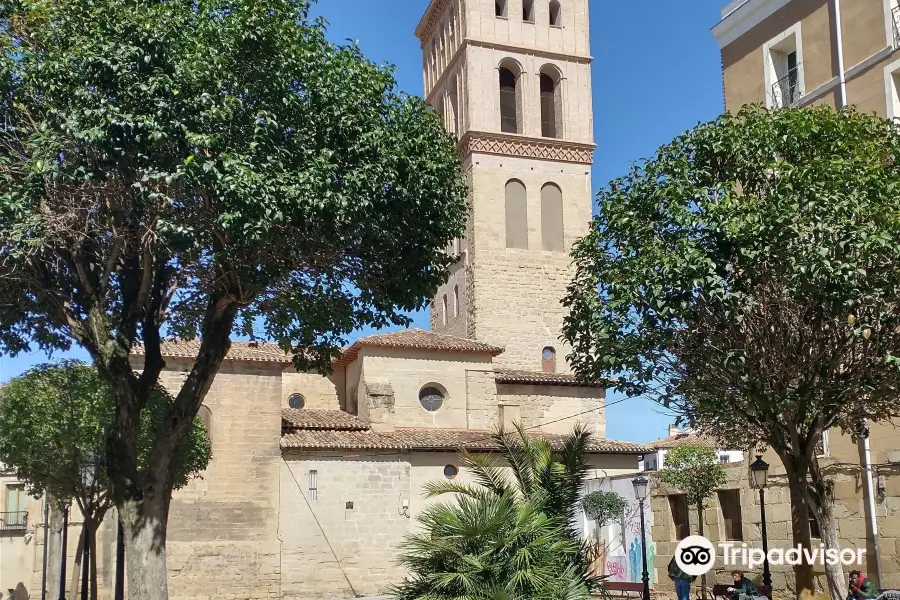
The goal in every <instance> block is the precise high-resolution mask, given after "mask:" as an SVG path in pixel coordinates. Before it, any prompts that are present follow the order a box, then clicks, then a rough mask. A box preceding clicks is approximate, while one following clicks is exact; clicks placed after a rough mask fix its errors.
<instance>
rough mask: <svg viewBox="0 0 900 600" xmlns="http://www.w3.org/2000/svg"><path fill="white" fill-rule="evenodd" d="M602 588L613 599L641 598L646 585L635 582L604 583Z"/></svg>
mask: <svg viewBox="0 0 900 600" xmlns="http://www.w3.org/2000/svg"><path fill="white" fill-rule="evenodd" d="M602 588H603V590H604V591H605V592H606V594H605V595H608V596H609V597H611V598H640V597H641V596H642V595H643V593H644V584H643V583H642V582H634V581H604V582H603V585H602Z"/></svg>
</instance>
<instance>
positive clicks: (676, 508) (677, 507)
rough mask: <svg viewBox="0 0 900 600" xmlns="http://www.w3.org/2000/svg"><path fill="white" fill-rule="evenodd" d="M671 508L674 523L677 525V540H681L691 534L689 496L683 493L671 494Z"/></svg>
mask: <svg viewBox="0 0 900 600" xmlns="http://www.w3.org/2000/svg"><path fill="white" fill-rule="evenodd" d="M669 509H670V510H671V511H672V524H673V525H674V526H675V540H676V541H681V540H683V539H684V538H686V537H688V536H689V535H691V522H690V519H689V518H688V504H687V497H686V496H684V495H681V494H679V495H676V496H669Z"/></svg>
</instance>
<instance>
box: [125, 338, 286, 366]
mask: <svg viewBox="0 0 900 600" xmlns="http://www.w3.org/2000/svg"><path fill="white" fill-rule="evenodd" d="M160 350H161V351H162V355H163V356H164V357H172V358H196V356H197V353H198V352H199V351H200V340H163V341H162V342H161V343H160ZM131 353H132V354H135V355H138V356H143V355H144V345H143V344H135V345H134V347H132V349H131ZM225 359H226V360H251V361H260V362H280V363H285V364H288V363H290V362H291V355H290V354H287V353H285V352H284V351H283V350H282V349H281V348H280V347H279V346H278V344H276V343H274V342H231V348H230V349H229V350H228V354H227V355H226V357H225Z"/></svg>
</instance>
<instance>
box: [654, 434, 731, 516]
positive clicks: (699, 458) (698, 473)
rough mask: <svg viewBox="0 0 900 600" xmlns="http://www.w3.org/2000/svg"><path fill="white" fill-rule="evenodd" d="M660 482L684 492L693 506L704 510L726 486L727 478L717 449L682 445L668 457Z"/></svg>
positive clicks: (671, 451) (698, 445) (660, 474)
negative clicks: (704, 505) (710, 499)
mask: <svg viewBox="0 0 900 600" xmlns="http://www.w3.org/2000/svg"><path fill="white" fill-rule="evenodd" d="M659 479H660V481H662V482H663V483H667V484H669V485H673V486H675V487H676V488H678V489H679V490H681V492H682V493H684V495H685V499H686V500H687V503H688V504H689V505H696V506H702V505H703V504H704V503H705V502H706V500H707V499H708V498H711V497H712V496H713V494H715V493H716V490H717V489H719V488H720V487H722V486H723V485H724V484H725V481H726V480H727V477H726V476H725V469H724V468H723V467H722V463H721V462H719V455H718V454H717V453H716V451H715V449H714V448H710V447H709V446H704V445H702V444H681V445H679V446H675V447H674V448H672V449H671V450H669V452H667V453H666V459H665V463H664V467H663V468H662V469H660V471H659Z"/></svg>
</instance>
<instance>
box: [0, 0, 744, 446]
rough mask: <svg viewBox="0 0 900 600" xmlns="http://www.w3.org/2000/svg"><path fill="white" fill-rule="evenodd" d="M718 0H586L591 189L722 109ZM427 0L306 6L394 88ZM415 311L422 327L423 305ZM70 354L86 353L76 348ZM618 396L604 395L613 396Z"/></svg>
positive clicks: (647, 407) (650, 412) (650, 418)
mask: <svg viewBox="0 0 900 600" xmlns="http://www.w3.org/2000/svg"><path fill="white" fill-rule="evenodd" d="M726 3H727V2H726V0H679V1H677V2H663V1H662V0H644V1H642V2H626V1H624V0H593V1H592V2H591V5H590V10H591V53H592V55H593V56H594V63H593V85H594V140H595V141H596V143H597V151H596V153H595V155H594V166H593V169H592V177H593V187H594V189H595V190H596V189H599V188H600V187H602V186H603V185H604V184H605V183H606V182H607V181H609V180H610V179H612V178H614V177H617V176H619V175H622V174H624V173H625V172H626V171H627V170H628V168H629V166H630V164H631V162H632V161H635V160H640V159H641V158H645V157H647V156H650V155H651V154H652V153H653V151H654V150H655V149H656V148H657V147H658V146H660V145H661V144H663V143H665V142H667V141H669V140H671V139H672V138H673V137H674V136H676V135H678V134H679V133H681V132H682V131H684V130H685V129H689V128H691V127H693V126H694V125H696V124H697V123H699V122H702V121H708V120H711V119H713V118H715V117H716V116H717V115H718V114H719V113H721V112H722V110H723V96H722V75H721V67H720V60H719V53H718V49H717V47H716V43H715V41H714V40H713V37H712V35H711V34H710V28H711V27H712V26H713V25H715V24H716V21H717V19H718V16H719V10H720V9H721V8H722V7H723V6H724V5H725V4H726ZM427 5H428V0H380V1H379V0H319V4H318V6H317V7H316V8H315V11H314V12H315V14H317V15H321V16H324V17H325V18H326V19H327V20H328V22H329V29H328V31H329V37H330V38H331V39H332V41H334V42H343V41H345V40H355V41H358V43H359V45H360V47H361V48H362V49H363V51H364V52H365V54H366V56H368V57H369V58H370V59H372V60H374V61H376V62H386V63H391V64H394V65H396V68H397V71H396V75H397V80H398V83H399V86H400V89H402V90H403V91H405V92H408V93H410V94H417V95H421V94H422V74H421V64H422V61H421V50H420V48H419V43H418V40H417V39H416V37H415V35H413V30H414V29H415V27H416V25H417V24H418V22H419V18H420V17H421V15H422V14H423V13H424V11H425V8H426V6H427ZM414 320H415V325H416V326H418V327H422V328H425V329H427V328H428V315H427V313H424V312H423V313H421V314H416V315H414ZM366 333H369V332H367V331H364V332H360V334H366ZM73 355H74V356H78V357H81V358H85V356H84V354H83V353H81V352H75V353H73ZM54 358H56V356H55V357H54ZM45 360H46V357H45V356H44V355H43V354H41V353H37V352H35V353H31V354H28V355H20V356H18V357H16V358H8V357H0V382H2V381H6V380H7V379H9V378H10V377H14V376H16V375H18V374H20V373H21V372H23V371H24V370H25V369H27V368H28V367H30V366H32V365H34V364H36V363H40V362H43V361H45ZM617 399H619V396H618V395H616V394H611V395H610V398H609V400H610V401H611V402H613V401H615V400H617ZM663 412H664V411H663V410H662V409H661V408H660V407H658V406H657V405H655V404H653V403H652V402H649V401H645V400H641V399H632V400H628V401H626V402H621V403H619V404H616V405H615V406H610V407H609V409H608V411H607V432H606V433H607V437H609V438H612V439H622V440H634V441H640V442H643V441H650V440H652V439H655V438H658V437H663V436H664V435H665V434H666V426H667V424H668V423H669V422H670V421H671V417H670V416H667V415H665V414H663Z"/></svg>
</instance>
